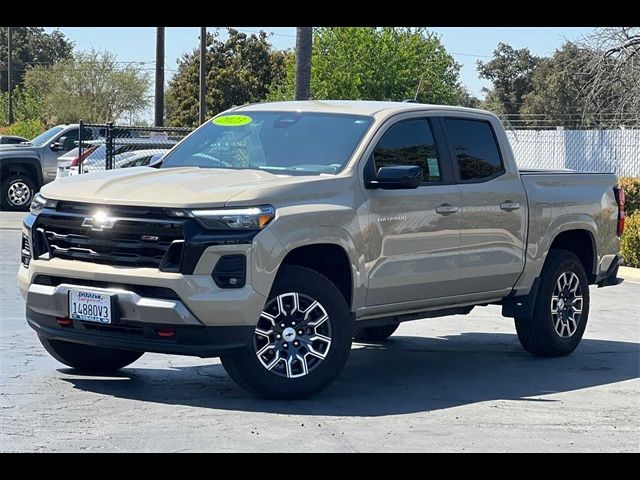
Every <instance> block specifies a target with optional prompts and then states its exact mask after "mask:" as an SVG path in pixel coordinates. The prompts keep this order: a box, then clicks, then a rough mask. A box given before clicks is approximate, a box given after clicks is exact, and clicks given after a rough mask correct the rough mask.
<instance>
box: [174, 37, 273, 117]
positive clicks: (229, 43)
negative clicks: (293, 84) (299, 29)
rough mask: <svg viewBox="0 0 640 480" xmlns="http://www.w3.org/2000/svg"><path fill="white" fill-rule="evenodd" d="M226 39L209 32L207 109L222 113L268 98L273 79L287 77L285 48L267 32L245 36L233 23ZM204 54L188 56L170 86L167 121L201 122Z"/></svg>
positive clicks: (196, 52)
mask: <svg viewBox="0 0 640 480" xmlns="http://www.w3.org/2000/svg"><path fill="white" fill-rule="evenodd" d="M227 31H228V38H227V39H226V40H224V41H223V40H221V39H220V38H219V34H218V32H216V33H213V34H207V49H208V51H207V80H206V84H207V96H206V106H207V111H208V113H209V114H210V115H211V114H217V113H219V112H221V111H223V110H226V109H228V108H231V107H232V106H234V105H243V104H245V103H250V102H259V101H262V100H264V99H265V98H266V97H267V94H268V92H269V89H270V87H271V85H272V84H274V83H281V82H282V81H283V77H284V61H285V53H284V52H281V51H277V50H273V48H272V46H271V44H270V43H269V42H268V40H267V34H266V33H265V32H260V33H259V34H258V35H250V36H248V35H246V34H244V33H241V32H239V31H237V30H234V29H232V28H229V29H227ZM198 72H199V53H198V49H194V51H193V52H192V53H189V54H185V55H183V57H182V59H181V60H180V61H179V65H178V72H177V73H176V75H175V76H174V77H173V78H172V79H171V81H170V82H169V87H168V89H167V95H166V103H167V117H168V121H169V122H168V123H169V124H170V125H174V126H196V125H198Z"/></svg>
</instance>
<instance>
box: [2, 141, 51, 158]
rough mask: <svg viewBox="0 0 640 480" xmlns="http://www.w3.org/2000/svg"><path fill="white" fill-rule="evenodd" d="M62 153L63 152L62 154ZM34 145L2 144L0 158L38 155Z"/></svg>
mask: <svg viewBox="0 0 640 480" xmlns="http://www.w3.org/2000/svg"><path fill="white" fill-rule="evenodd" d="M61 155H62V154H61ZM37 156H38V152H37V151H36V147H34V146H33V145H15V144H14V145H0V158H16V157H37Z"/></svg>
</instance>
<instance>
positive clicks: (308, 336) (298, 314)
mask: <svg viewBox="0 0 640 480" xmlns="http://www.w3.org/2000/svg"><path fill="white" fill-rule="evenodd" d="M352 325H353V322H352V316H351V312H350V310H349V307H348V306H347V303H346V301H345V299H344V297H343V296H342V294H341V293H340V291H339V290H338V289H337V287H336V286H335V285H334V284H333V283H332V282H331V281H329V279H327V278H326V277H325V276H323V275H321V274H319V273H317V272H315V271H313V270H310V269H308V268H304V267H298V266H294V265H286V266H284V267H282V269H281V271H280V272H279V273H278V276H277V278H276V280H275V282H274V285H273V288H272V289H271V293H270V295H269V298H268V300H267V302H266V305H265V307H264V310H263V311H262V314H261V315H260V318H259V319H258V322H257V324H256V328H255V333H254V335H253V340H252V342H251V344H250V345H249V346H248V348H246V349H244V350H243V351H241V352H238V353H235V354H233V355H227V356H223V357H222V358H221V361H222V365H223V366H224V368H225V370H226V371H227V373H228V374H229V376H230V377H231V378H232V379H233V380H234V381H235V382H236V383H237V384H238V385H240V386H241V387H243V388H245V389H246V390H248V391H250V392H252V393H254V394H255V395H257V396H259V397H263V398H272V399H297V398H306V397H310V396H311V395H314V394H316V393H318V392H320V391H321V390H324V389H325V388H326V387H327V386H329V384H331V383H332V382H333V381H334V380H335V379H336V377H337V376H338V375H339V374H340V372H341V371H342V369H343V368H344V365H345V363H346V361H347V358H348V356H349V352H350V350H351V336H352V332H353V326H352Z"/></svg>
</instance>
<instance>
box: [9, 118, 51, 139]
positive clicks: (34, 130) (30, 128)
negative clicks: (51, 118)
mask: <svg viewBox="0 0 640 480" xmlns="http://www.w3.org/2000/svg"><path fill="white" fill-rule="evenodd" d="M44 130H45V126H44V124H43V123H42V122H41V121H40V120H38V119H31V120H18V121H17V122H14V123H12V124H11V125H9V126H7V127H2V128H0V135H18V136H20V137H24V138H26V139H27V140H31V139H32V138H35V137H37V136H38V135H40V134H41V133H42V132H44Z"/></svg>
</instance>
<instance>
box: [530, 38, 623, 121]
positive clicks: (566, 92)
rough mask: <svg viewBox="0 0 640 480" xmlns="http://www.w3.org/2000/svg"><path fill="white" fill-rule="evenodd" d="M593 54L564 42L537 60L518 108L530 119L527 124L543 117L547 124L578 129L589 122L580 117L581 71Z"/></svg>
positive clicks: (583, 81)
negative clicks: (549, 53) (528, 86)
mask: <svg viewBox="0 0 640 480" xmlns="http://www.w3.org/2000/svg"><path fill="white" fill-rule="evenodd" d="M595 56H596V53H595V52H593V51H591V50H587V49H585V48H580V47H578V46H577V45H575V44H573V43H571V42H566V43H565V44H564V45H562V47H561V48H559V49H558V50H556V51H555V52H554V53H553V55H552V56H551V57H550V58H544V59H541V60H540V62H539V63H538V65H537V67H536V68H535V70H534V72H533V77H532V84H531V92H529V93H528V94H527V95H525V99H524V104H523V106H522V108H521V110H520V113H523V114H525V115H529V118H531V119H532V120H530V121H529V124H533V125H536V124H537V125H539V124H540V120H541V119H544V121H545V122H546V123H548V124H549V125H550V126H562V127H565V128H579V127H581V126H583V125H585V123H587V124H588V123H589V120H588V119H586V118H585V119H583V113H584V112H585V106H586V105H585V103H584V94H583V90H584V88H585V75H584V70H585V68H586V66H587V65H588V64H589V62H591V61H593V58H594V57H595ZM610 93H611V92H602V95H609V94H610ZM531 115H535V117H534V116H531Z"/></svg>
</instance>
